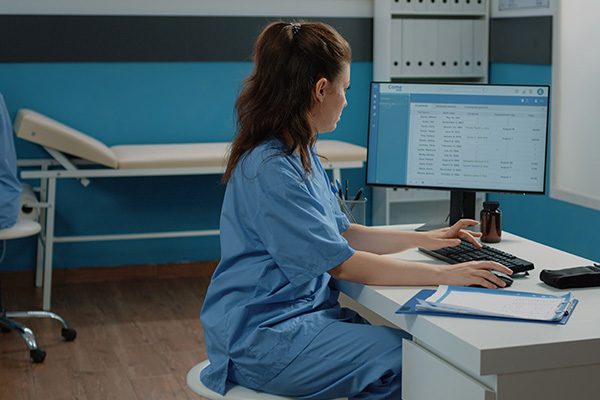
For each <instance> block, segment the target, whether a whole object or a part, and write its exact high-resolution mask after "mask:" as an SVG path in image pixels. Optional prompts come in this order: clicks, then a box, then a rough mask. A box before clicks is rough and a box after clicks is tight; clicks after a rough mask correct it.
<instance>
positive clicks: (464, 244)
mask: <svg viewBox="0 0 600 400" xmlns="http://www.w3.org/2000/svg"><path fill="white" fill-rule="evenodd" d="M419 251H421V252H423V253H425V254H428V255H430V256H432V257H435V258H437V259H440V260H442V261H444V262H447V263H448V264H458V263H462V262H468V261H495V262H497V263H500V264H502V265H504V266H507V267H508V268H510V269H512V270H513V273H515V274H517V273H519V272H527V271H530V270H532V269H533V263H532V262H531V261H527V260H523V259H522V258H519V257H517V256H514V255H512V254H510V253H506V252H504V251H501V250H498V249H496V248H494V247H490V246H487V245H485V244H484V245H483V247H482V248H481V249H480V248H477V247H475V245H474V244H472V243H471V242H468V241H466V240H463V239H461V244H459V245H458V246H456V247H444V248H442V249H439V250H426V249H422V248H419Z"/></svg>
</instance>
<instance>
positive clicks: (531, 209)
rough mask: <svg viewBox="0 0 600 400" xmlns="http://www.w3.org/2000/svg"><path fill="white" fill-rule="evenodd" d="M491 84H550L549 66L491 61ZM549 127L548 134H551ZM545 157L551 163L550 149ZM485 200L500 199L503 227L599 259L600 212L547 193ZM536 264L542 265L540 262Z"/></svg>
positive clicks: (550, 70) (495, 197) (495, 196)
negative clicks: (598, 231) (599, 228)
mask: <svg viewBox="0 0 600 400" xmlns="http://www.w3.org/2000/svg"><path fill="white" fill-rule="evenodd" d="M490 83H500V84H533V85H537V84H544V85H550V84H551V83H552V67H551V66H549V65H523V64H502V63H494V64H492V65H491V66H490ZM551 106H552V105H551ZM551 128H552V127H550V135H552V129H551ZM548 159H549V163H551V162H552V159H551V158H550V151H549V155H548ZM548 165H550V164H548ZM549 170H550V168H548V171H546V189H547V190H546V191H547V193H548V192H549V187H550V186H549V185H550V171H549ZM488 199H489V200H493V201H499V202H500V208H501V210H502V226H503V229H504V230H507V231H510V232H512V233H515V234H518V235H521V236H524V237H527V238H529V239H532V240H535V241H538V242H541V243H544V244H546V245H549V246H552V247H556V248H559V249H561V250H565V251H567V252H570V253H574V254H577V255H579V256H582V257H585V258H589V259H591V260H596V261H600V251H599V250H598V247H597V245H596V239H597V234H596V233H597V229H594V228H595V227H597V226H599V225H600V211H596V210H592V209H590V208H586V207H581V206H577V205H574V204H571V203H567V202H564V201H560V200H555V199H552V198H551V197H550V195H549V194H546V195H544V196H519V195H509V194H490V195H488ZM539 267H540V268H543V265H540V266H539ZM565 267H568V265H565Z"/></svg>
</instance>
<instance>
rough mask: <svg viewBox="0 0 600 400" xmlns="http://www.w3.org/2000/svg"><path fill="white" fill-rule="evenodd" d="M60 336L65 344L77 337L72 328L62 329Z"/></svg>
mask: <svg viewBox="0 0 600 400" xmlns="http://www.w3.org/2000/svg"><path fill="white" fill-rule="evenodd" d="M61 334H62V336H63V337H64V338H65V340H66V341H67V342H72V341H73V340H75V338H76V337H77V332H76V331H75V329H73V328H62V332H61Z"/></svg>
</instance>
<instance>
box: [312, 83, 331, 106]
mask: <svg viewBox="0 0 600 400" xmlns="http://www.w3.org/2000/svg"><path fill="white" fill-rule="evenodd" d="M327 84H328V81H327V78H321V79H319V80H318V81H317V83H315V87H314V92H313V93H314V95H315V99H317V101H323V100H324V99H325V88H326V87H327Z"/></svg>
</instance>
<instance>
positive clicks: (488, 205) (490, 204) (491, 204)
mask: <svg viewBox="0 0 600 400" xmlns="http://www.w3.org/2000/svg"><path fill="white" fill-rule="evenodd" d="M498 207H500V203H498V202H497V201H484V202H483V208H484V209H486V210H491V211H494V210H497V209H498Z"/></svg>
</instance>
